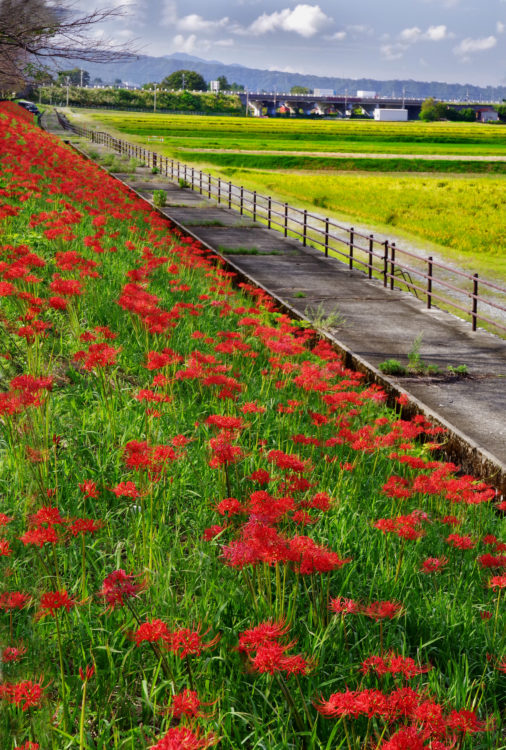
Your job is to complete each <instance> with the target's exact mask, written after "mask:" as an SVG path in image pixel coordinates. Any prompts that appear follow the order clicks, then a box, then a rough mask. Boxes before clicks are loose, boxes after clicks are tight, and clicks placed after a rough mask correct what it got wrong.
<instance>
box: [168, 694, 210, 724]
mask: <svg viewBox="0 0 506 750" xmlns="http://www.w3.org/2000/svg"><path fill="white" fill-rule="evenodd" d="M201 705H202V702H201V700H200V699H199V697H198V694H197V691H196V690H187V689H186V690H183V692H182V693H177V694H176V695H174V696H172V705H171V706H170V708H169V711H170V713H171V714H172V716H173V717H174V718H175V719H180V718H181V716H188V717H190V718H195V717H197V716H203V715H204V714H203V713H202V711H201V710H200V707H201Z"/></svg>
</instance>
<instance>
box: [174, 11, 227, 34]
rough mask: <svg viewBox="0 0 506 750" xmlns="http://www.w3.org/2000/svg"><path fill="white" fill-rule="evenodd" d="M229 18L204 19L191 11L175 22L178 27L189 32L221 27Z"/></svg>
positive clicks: (225, 24)
mask: <svg viewBox="0 0 506 750" xmlns="http://www.w3.org/2000/svg"><path fill="white" fill-rule="evenodd" d="M228 23H229V19H228V18H227V17H225V18H221V19H220V20H219V21H206V19H205V18H202V16H199V15H198V14H197V13H191V14H190V15H189V16H184V17H183V18H180V19H179V21H178V22H177V27H178V29H181V30H182V31H189V32H192V33H194V32H199V31H212V30H214V29H219V28H222V27H223V26H227V25H228Z"/></svg>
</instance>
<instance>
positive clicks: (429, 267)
mask: <svg viewBox="0 0 506 750" xmlns="http://www.w3.org/2000/svg"><path fill="white" fill-rule="evenodd" d="M431 307H432V255H429V257H428V258H427V310H430V309H431Z"/></svg>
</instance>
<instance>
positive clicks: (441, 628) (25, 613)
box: [0, 103, 506, 750]
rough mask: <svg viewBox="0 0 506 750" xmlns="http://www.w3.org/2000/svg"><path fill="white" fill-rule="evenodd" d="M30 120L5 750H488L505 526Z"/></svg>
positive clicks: (6, 241)
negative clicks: (72, 748) (71, 748)
mask: <svg viewBox="0 0 506 750" xmlns="http://www.w3.org/2000/svg"><path fill="white" fill-rule="evenodd" d="M19 109H20V108H19V107H17V106H15V105H11V104H6V103H1V104H0V158H1V161H2V170H1V172H0V304H1V309H0V326H1V334H2V336H1V338H0V368H1V372H0V376H1V377H0V380H1V389H0V391H1V392H0V427H1V435H0V455H1V457H2V462H0V568H1V569H0V575H1V577H0V667H1V669H0V675H1V676H0V701H1V703H2V712H0V746H1V747H4V746H5V747H8V746H9V747H10V746H12V747H16V748H24V749H25V750H37V748H46V747H51V748H54V750H60V748H62V749H63V748H64V747H67V746H68V744H69V742H71V741H72V742H74V744H75V745H76V747H77V746H79V747H82V748H85V747H86V748H90V750H91V748H93V747H95V745H96V746H97V747H98V746H100V747H116V746H118V747H119V746H121V747H123V746H124V747H130V746H131V747H145V748H148V747H151V748H156V750H175V749H181V750H183V749H184V748H188V749H191V750H193V749H197V748H207V747H211V746H213V745H216V744H218V743H221V746H222V747H225V748H230V749H232V748H236V747H242V746H251V747H257V746H258V747H260V746H262V747H292V746H293V747H299V746H300V747H302V746H303V745H304V743H306V744H307V743H308V742H309V739H308V738H311V739H310V741H311V742H312V743H313V745H314V747H315V750H318V749H319V750H321V749H322V748H325V747H330V746H331V745H332V746H333V745H334V744H335V746H336V747H337V746H339V747H346V748H347V750H354V748H355V747H364V748H373V747H377V748H387V750H388V749H390V750H404V749H408V748H409V749H410V750H418V749H419V748H432V750H443V748H450V747H452V748H453V747H455V748H476V750H493V748H495V747H496V746H498V745H499V743H500V737H499V732H500V729H499V728H498V727H499V709H498V706H500V704H501V699H502V696H503V693H502V688H501V685H500V680H501V679H503V678H504V672H505V669H506V667H505V657H504V639H503V632H504V627H503V624H504V623H503V606H504V594H503V588H504V587H505V585H506V580H505V579H506V576H505V575H504V569H505V559H506V558H505V552H506V546H505V542H504V531H503V530H502V524H503V522H504V511H505V509H506V506H505V503H504V501H503V500H501V499H499V498H497V497H496V494H495V490H494V489H493V488H492V487H490V486H488V485H487V484H485V483H484V482H482V481H478V480H476V479H475V478H473V477H471V476H467V475H462V474H461V472H460V470H459V467H458V466H456V465H454V464H451V463H448V462H447V461H446V460H445V459H444V457H443V456H441V455H440V453H439V448H440V446H438V445H437V443H436V441H437V440H438V439H439V437H440V436H441V437H444V435H443V432H444V431H443V430H442V429H441V428H439V427H434V426H433V425H432V424H431V423H430V422H429V421H428V420H427V419H426V418H425V417H422V416H417V417H415V418H413V419H410V420H408V419H403V418H402V417H401V416H399V415H398V414H395V413H394V412H392V411H390V410H389V409H388V408H387V406H386V398H387V397H386V394H385V393H384V391H383V390H382V388H381V387H380V386H378V385H367V384H364V377H363V375H361V374H360V373H357V372H355V371H353V370H351V369H349V368H347V367H346V366H345V365H344V363H343V361H342V359H341V357H340V356H339V355H338V354H337V352H336V351H335V350H334V349H333V347H332V346H331V345H330V344H329V343H328V342H327V341H324V340H319V339H318V337H317V336H316V334H315V332H314V331H312V330H311V329H310V328H308V327H305V326H304V325H300V324H299V323H297V322H295V321H294V320H292V319H290V318H289V317H288V316H287V315H285V314H283V313H280V312H278V310H277V308H276V305H275V303H274V301H273V300H272V299H271V298H270V297H269V295H268V294H267V293H266V292H265V291H264V290H262V289H259V288H257V287H256V286H254V285H253V284H249V283H244V282H241V283H237V281H238V280H237V278H236V276H235V274H234V273H233V272H232V271H229V270H227V269H226V268H225V267H224V265H223V263H222V261H221V259H220V258H218V257H217V256H216V255H215V254H214V253H213V252H211V251H210V250H208V249H207V248H206V247H204V246H203V245H201V244H200V243H198V242H197V241H196V240H194V239H193V238H191V237H187V236H185V235H184V233H182V232H181V231H180V230H178V229H177V228H175V227H174V226H173V225H171V224H170V222H168V221H167V220H166V219H165V218H164V217H162V216H161V215H160V214H158V213H155V212H154V211H152V210H151V209H150V208H149V207H147V204H146V203H145V202H144V201H142V200H140V199H139V198H138V196H137V195H135V194H134V193H132V192H130V191H129V190H128V189H127V188H125V187H124V186H123V185H122V184H120V183H119V182H117V181H115V180H113V179H112V178H109V177H108V176H107V175H106V174H105V173H104V172H103V171H102V170H99V169H97V168H96V166H94V165H93V164H92V163H91V162H90V161H86V160H84V159H82V158H81V157H80V156H79V155H77V154H76V153H74V152H72V151H71V150H70V149H68V148H67V147H65V146H64V145H63V144H61V143H60V142H59V141H58V140H56V139H54V138H52V137H51V136H48V135H47V134H45V133H43V132H42V131H40V130H39V129H37V128H36V127H35V126H34V125H33V123H32V122H31V120H30V116H29V115H28V113H26V112H24V111H22V110H20V111H19V112H18V110H19ZM399 403H401V401H400V400H399ZM401 414H402V412H401ZM421 440H423V441H425V442H424V444H423V446H422V443H421ZM378 531H381V532H382V533H381V534H379V533H378ZM396 536H397V537H399V539H400V541H399V540H398V539H395V537H396ZM333 615H338V616H333ZM250 623H258V624H257V625H254V626H249V625H250ZM357 673H359V674H360V683H359V684H357V683H355V682H352V680H354V679H355V675H356V674H357ZM408 681H409V683H410V684H409V686H408V685H407V682H408ZM352 688H354V689H352ZM322 694H324V695H329V696H330V697H329V698H328V699H323V698H321V699H319V698H318V696H320V695H322ZM450 695H451V696H452V698H451V700H450V698H449V697H448V696H450ZM204 701H206V702H204ZM206 706H207V707H209V706H212V709H209V710H206V708H205V707H206ZM318 714H321V715H323V716H326V717H335V718H337V719H338V720H339V721H338V722H336V723H333V722H327V721H324V720H323V719H321V718H319V716H318ZM273 716H274V718H273ZM494 717H495V719H496V722H495V723H494Z"/></svg>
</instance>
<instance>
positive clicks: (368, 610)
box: [361, 601, 404, 620]
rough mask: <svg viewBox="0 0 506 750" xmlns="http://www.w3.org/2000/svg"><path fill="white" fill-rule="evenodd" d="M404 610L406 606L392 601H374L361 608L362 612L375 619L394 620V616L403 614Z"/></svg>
mask: <svg viewBox="0 0 506 750" xmlns="http://www.w3.org/2000/svg"><path fill="white" fill-rule="evenodd" d="M403 611H404V607H403V606H402V604H399V602H390V601H383V602H372V603H371V604H368V605H367V606H366V607H363V608H362V609H361V612H362V614H364V615H366V617H370V618H371V619H373V620H383V619H389V620H392V619H393V618H394V617H398V616H399V615H401V614H402V613H403Z"/></svg>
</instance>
